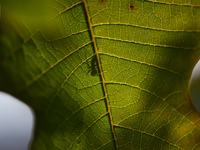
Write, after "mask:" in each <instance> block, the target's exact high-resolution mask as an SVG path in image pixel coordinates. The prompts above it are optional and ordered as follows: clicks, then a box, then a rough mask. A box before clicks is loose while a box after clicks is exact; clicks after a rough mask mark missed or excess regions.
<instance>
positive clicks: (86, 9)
mask: <svg viewBox="0 0 200 150" xmlns="http://www.w3.org/2000/svg"><path fill="white" fill-rule="evenodd" d="M82 1H83V3H84V7H85V11H86V14H87V19H88V25H89V29H90V33H91V37H92V42H93V45H94V50H95V54H96V58H97V64H98V67H99V72H100V77H101V80H102V86H103V90H104V95H105V99H106V105H107V110H108V114H109V118H110V124H111V130H112V134H113V138H114V141H115V146H116V150H118V146H117V138H116V135H115V131H114V123H113V118H112V114H111V109H110V104H109V100H108V94H107V90H106V84H105V83H106V82H105V79H104V76H103V71H102V68H101V63H100V57H99V51H98V49H97V44H96V40H95V35H94V31H93V28H92V23H91V17H90V14H89V10H88V6H87V2H86V0H82Z"/></svg>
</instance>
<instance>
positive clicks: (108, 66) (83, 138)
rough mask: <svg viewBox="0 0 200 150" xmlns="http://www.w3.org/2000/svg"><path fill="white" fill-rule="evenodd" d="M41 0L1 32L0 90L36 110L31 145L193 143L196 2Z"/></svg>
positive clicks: (8, 20) (9, 18)
mask: <svg viewBox="0 0 200 150" xmlns="http://www.w3.org/2000/svg"><path fill="white" fill-rule="evenodd" d="M49 3H50V4H49V5H50V6H51V7H50V9H51V11H50V15H49V16H50V19H49V18H48V19H44V21H43V23H41V24H39V23H38V22H37V23H35V22H33V21H31V19H27V18H26V17H25V18H26V19H25V18H23V17H22V18H21V17H16V15H13V14H12V13H8V11H5V12H7V13H5V14H7V15H4V16H2V23H1V31H0V39H1V41H0V42H1V50H0V69H1V74H0V90H4V91H6V92H9V93H11V94H13V95H15V96H17V97H18V98H20V99H21V100H23V101H25V102H26V103H27V104H29V105H30V106H31V107H32V108H33V109H34V110H35V113H36V116H37V121H36V133H35V138H34V142H33V144H32V149H43V150H45V149H52V150H54V149H55V150H57V149H63V150H65V149H69V150H70V149H86V150H90V149H106V150H109V149H110V150H114V149H116V150H118V149H119V150H126V149H128V150H130V149H135V150H136V149H156V150H158V149H187V150H189V149H200V116H199V114H198V113H197V111H196V110H195V109H194V107H193V105H192V104H191V101H190V96H189V90H188V89H189V88H188V87H189V86H188V85H189V79H190V76H191V72H192V69H193V67H194V65H195V63H196V62H197V61H198V59H199V58H200V50H199V46H200V44H199V41H200V24H199V22H200V2H199V1H198V0H196V1H195V0H193V1H183V0H177V1H176V2H175V1H172V0H162V1H161V0H156V1H154V0H115V1H114V0H87V1H86V0H83V1H80V0H67V1H53V0H52V1H50V2H49ZM34 21H35V20H34ZM40 21H41V20H40Z"/></svg>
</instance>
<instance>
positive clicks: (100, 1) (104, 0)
mask: <svg viewBox="0 0 200 150" xmlns="http://www.w3.org/2000/svg"><path fill="white" fill-rule="evenodd" d="M106 1H107V0H99V3H101V4H104V3H106Z"/></svg>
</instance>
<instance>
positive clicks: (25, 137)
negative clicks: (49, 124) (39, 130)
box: [0, 91, 34, 150]
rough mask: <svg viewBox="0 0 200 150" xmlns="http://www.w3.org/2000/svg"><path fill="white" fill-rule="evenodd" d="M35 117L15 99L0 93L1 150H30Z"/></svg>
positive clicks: (25, 106)
mask: <svg viewBox="0 0 200 150" xmlns="http://www.w3.org/2000/svg"><path fill="white" fill-rule="evenodd" d="M33 130H34V115H33V112H32V110H31V109H30V108H29V107H28V106H27V105H26V104H24V103H23V102H21V101H19V100H18V99H16V98H15V97H13V96H11V95H9V94H7V93H4V92H1V91H0V150H28V149H30V144H31V142H32V134H33Z"/></svg>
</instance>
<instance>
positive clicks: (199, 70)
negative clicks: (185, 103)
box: [190, 60, 200, 112]
mask: <svg viewBox="0 0 200 150" xmlns="http://www.w3.org/2000/svg"><path fill="white" fill-rule="evenodd" d="M190 93H191V99H192V102H193V104H194V106H195V107H196V109H197V110H198V111H199V112H200V60H199V62H198V63H197V64H196V66H195V68H194V70H193V72H192V78H191V81H190Z"/></svg>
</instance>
